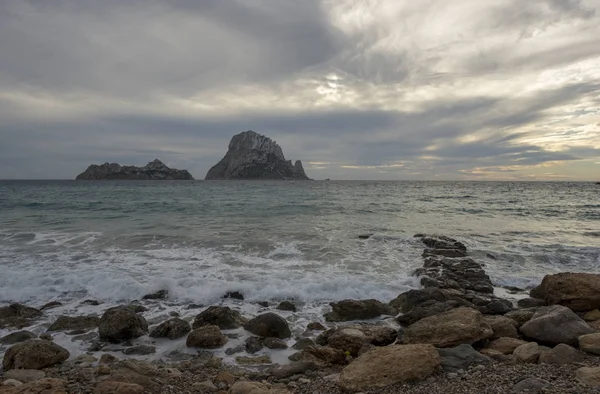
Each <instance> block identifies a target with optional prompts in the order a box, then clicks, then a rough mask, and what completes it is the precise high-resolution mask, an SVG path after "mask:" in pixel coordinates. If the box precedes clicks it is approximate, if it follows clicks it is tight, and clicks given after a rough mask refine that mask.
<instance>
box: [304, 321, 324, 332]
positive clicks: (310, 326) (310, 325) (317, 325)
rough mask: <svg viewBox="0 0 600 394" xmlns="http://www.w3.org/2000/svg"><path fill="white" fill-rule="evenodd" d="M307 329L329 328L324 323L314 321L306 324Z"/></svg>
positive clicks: (320, 329)
mask: <svg viewBox="0 0 600 394" xmlns="http://www.w3.org/2000/svg"><path fill="white" fill-rule="evenodd" d="M306 329H307V330H311V331H325V330H326V329H327V327H325V326H324V325H322V324H321V323H319V322H312V323H308V325H307V326H306Z"/></svg>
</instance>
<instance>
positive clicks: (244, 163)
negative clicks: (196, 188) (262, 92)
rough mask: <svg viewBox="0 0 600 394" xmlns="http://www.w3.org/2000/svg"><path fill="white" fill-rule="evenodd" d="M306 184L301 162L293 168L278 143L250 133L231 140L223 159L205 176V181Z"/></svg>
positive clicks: (249, 131)
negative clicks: (289, 181)
mask: <svg viewBox="0 0 600 394" xmlns="http://www.w3.org/2000/svg"><path fill="white" fill-rule="evenodd" d="M222 179H233V180H239V179H274V180H292V179H293V180H308V179H309V178H308V177H307V176H306V173H305V172H304V168H303V167H302V162H300V160H298V161H296V163H295V164H292V162H291V161H287V160H286V159H285V157H284V156H283V151H282V150H281V147H280V146H279V145H277V143H276V142H275V141H273V140H271V139H270V138H268V137H265V136H264V135H261V134H258V133H256V132H254V131H252V130H248V131H245V132H243V133H240V134H237V135H235V136H233V138H232V139H231V142H229V148H228V150H227V153H226V154H225V157H223V159H221V161H219V162H218V163H217V164H216V165H214V166H213V167H212V168H211V169H210V170H209V171H208V173H207V174H206V180H222Z"/></svg>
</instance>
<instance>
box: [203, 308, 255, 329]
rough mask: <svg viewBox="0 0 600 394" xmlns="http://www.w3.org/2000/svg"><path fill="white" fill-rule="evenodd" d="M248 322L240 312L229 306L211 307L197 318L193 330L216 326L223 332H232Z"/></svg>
mask: <svg viewBox="0 0 600 394" xmlns="http://www.w3.org/2000/svg"><path fill="white" fill-rule="evenodd" d="M247 321H248V320H247V319H246V318H244V317H242V315H240V313H239V312H238V311H234V310H233V309H231V308H229V307H227V306H210V307H208V308H207V309H205V310H203V311H202V312H200V313H199V314H198V316H196V318H195V319H194V324H193V325H192V328H198V327H202V326H208V325H215V326H218V327H219V328H220V329H221V330H232V329H234V328H239V327H241V326H243V325H244V323H246V322H247Z"/></svg>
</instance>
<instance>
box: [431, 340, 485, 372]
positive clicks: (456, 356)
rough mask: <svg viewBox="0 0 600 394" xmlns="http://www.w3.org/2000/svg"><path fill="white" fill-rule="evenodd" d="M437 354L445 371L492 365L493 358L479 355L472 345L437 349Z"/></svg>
mask: <svg viewBox="0 0 600 394" xmlns="http://www.w3.org/2000/svg"><path fill="white" fill-rule="evenodd" d="M437 352H438V354H439V356H440V360H441V365H442V369H443V370H444V371H449V372H454V371H458V370H460V369H462V370H467V369H468V368H469V367H470V366H471V365H480V364H482V365H487V364H491V363H492V359H491V358H489V357H487V356H485V355H483V354H481V353H479V352H478V351H477V350H475V349H473V347H472V346H471V345H467V344H462V345H458V346H456V347H452V348H446V349H437Z"/></svg>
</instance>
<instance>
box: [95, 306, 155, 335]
mask: <svg viewBox="0 0 600 394" xmlns="http://www.w3.org/2000/svg"><path fill="white" fill-rule="evenodd" d="M98 334H99V335H100V339H104V340H107V341H110V342H120V341H127V340H130V339H134V338H138V337H141V336H142V335H145V334H148V323H147V322H146V319H144V318H143V317H142V316H140V315H138V314H136V313H135V312H134V311H133V310H131V309H130V308H128V307H115V308H110V309H107V310H106V312H104V314H103V315H102V317H101V318H100V324H99V325H98Z"/></svg>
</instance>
